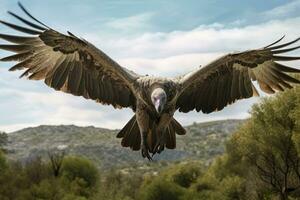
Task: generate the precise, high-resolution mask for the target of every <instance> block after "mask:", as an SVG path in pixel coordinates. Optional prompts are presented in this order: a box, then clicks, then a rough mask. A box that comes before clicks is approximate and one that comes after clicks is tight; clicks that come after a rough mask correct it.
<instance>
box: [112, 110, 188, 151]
mask: <svg viewBox="0 0 300 200" xmlns="http://www.w3.org/2000/svg"><path fill="white" fill-rule="evenodd" d="M156 130H157V124H156V122H154V121H152V122H150V129H149V132H148V134H147V144H148V147H149V152H150V153H153V154H155V153H157V149H156V148H155V147H156V144H157V141H158V138H159V136H158V132H157V131H156ZM185 133H186V131H185V129H184V128H183V127H182V126H181V125H180V124H179V123H178V122H177V121H176V120H175V119H174V118H173V119H172V120H171V122H170V124H169V126H168V127H167V128H166V131H165V132H164V133H163V134H165V135H164V136H165V145H164V146H165V147H166V148H168V149H175V148H176V134H178V135H184V134H185ZM117 138H122V142H121V145H122V146H123V147H130V148H131V149H132V150H134V151H138V150H140V147H141V134H140V131H139V127H138V124H137V121H136V116H135V115H134V116H133V117H132V118H131V119H130V120H129V121H128V122H127V124H126V125H125V126H124V127H123V128H122V130H121V131H120V132H119V133H118V135H117Z"/></svg>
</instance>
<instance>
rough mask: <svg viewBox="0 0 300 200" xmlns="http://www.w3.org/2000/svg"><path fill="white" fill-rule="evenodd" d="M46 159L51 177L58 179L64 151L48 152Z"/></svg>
mask: <svg viewBox="0 0 300 200" xmlns="http://www.w3.org/2000/svg"><path fill="white" fill-rule="evenodd" d="M48 157H49V159H50V163H51V168H52V172H53V175H54V176H55V177H58V176H59V174H60V170H61V167H62V163H63V159H64V157H65V151H52V152H50V151H49V152H48Z"/></svg>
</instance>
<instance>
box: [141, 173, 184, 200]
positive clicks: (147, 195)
mask: <svg viewBox="0 0 300 200" xmlns="http://www.w3.org/2000/svg"><path fill="white" fill-rule="evenodd" d="M140 192H141V193H140V199H142V200H179V199H180V197H181V196H182V195H184V192H185V190H184V189H183V188H181V187H180V186H178V185H176V184H175V183H172V182H169V181H166V180H163V179H161V178H156V179H154V181H153V182H152V183H150V184H149V185H146V186H144V187H142V188H141V191H140Z"/></svg>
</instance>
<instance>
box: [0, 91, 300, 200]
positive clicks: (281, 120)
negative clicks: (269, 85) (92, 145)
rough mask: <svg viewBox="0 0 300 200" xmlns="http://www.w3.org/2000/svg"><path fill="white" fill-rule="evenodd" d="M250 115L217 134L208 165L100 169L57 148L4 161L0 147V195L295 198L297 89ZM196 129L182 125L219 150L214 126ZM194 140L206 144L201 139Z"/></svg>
mask: <svg viewBox="0 0 300 200" xmlns="http://www.w3.org/2000/svg"><path fill="white" fill-rule="evenodd" d="M251 115H252V116H251V118H250V119H248V120H247V121H245V123H244V124H243V125H242V126H240V127H239V129H237V130H236V131H235V132H234V134H233V135H231V136H230V137H223V138H222V141H223V143H226V145H225V148H224V147H221V146H220V148H224V150H225V152H224V153H223V154H222V155H219V156H218V157H217V158H215V159H214V161H213V162H212V163H210V162H208V160H211V159H208V160H205V159H203V156H199V158H198V159H197V158H196V156H195V157H190V158H189V159H185V160H184V161H177V162H169V161H168V162H166V161H161V162H145V163H144V164H143V165H141V164H140V163H138V162H136V163H134V162H132V164H131V166H130V167H111V168H110V169H109V170H108V169H107V168H106V170H99V165H97V164H98V163H97V162H94V161H92V160H88V159H86V158H83V157H78V156H67V155H66V156H64V155H65V154H64V153H59V152H56V153H53V152H50V153H48V157H49V158H48V159H43V160H42V159H41V158H40V157H35V158H34V159H31V160H27V161H26V162H22V163H20V162H14V161H8V160H7V159H6V158H5V154H4V153H3V152H0V185H1V187H0V199H1V200H2V199H3V200H14V199H18V200H19V199H20V200H27V199H28V200H32V199H43V200H48V199H49V200H50V199H51V200H102V199H103V200H120V199H122V200H201V199H205V200H220V199H222V200H276V199H278V200H297V199H300V88H295V89H292V90H289V91H286V92H284V93H281V94H279V95H277V96H275V97H271V98H265V99H264V100H262V102H261V103H259V104H256V105H255V106H253V108H252V110H251ZM201 126H202V127H204V128H205V127H207V126H210V125H209V124H202V125H201ZM195 127H196V126H195V125H194V126H190V127H188V130H189V133H190V134H191V135H193V137H199V140H201V135H202V136H203V137H204V138H205V135H206V136H209V138H212V139H213V140H209V142H207V141H206V142H207V143H206V144H215V147H218V144H217V143H215V142H216V141H217V140H215V139H216V138H218V137H219V136H218V135H215V133H212V132H214V130H217V129H213V130H212V132H210V133H208V132H200V131H199V132H197V129H196V128H195ZM227 135H229V134H227ZM226 138H228V139H226ZM190 139H191V138H187V139H186V140H187V141H190ZM214 140H215V141H214ZM183 141H184V139H182V140H181V142H183ZM212 141H214V142H212ZM219 141H220V140H219ZM191 144H192V145H194V146H193V148H194V147H196V146H197V144H196V142H195V141H193V142H192V143H191ZM198 145H199V146H198V147H199V148H200V147H205V146H202V145H203V141H200V142H199V144H198ZM206 152H209V151H206ZM202 153H203V151H202ZM217 154H218V153H216V154H214V153H212V154H210V155H211V156H213V155H217ZM7 155H8V154H7ZM197 155H200V154H197ZM208 155H209V154H208ZM111 162H112V163H113V162H114V160H111ZM100 166H101V165H100ZM100 169H101V168H100Z"/></svg>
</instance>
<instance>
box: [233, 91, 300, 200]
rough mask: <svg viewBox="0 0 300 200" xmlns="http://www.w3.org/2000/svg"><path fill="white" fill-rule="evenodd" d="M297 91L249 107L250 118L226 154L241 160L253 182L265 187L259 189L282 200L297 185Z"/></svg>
mask: <svg viewBox="0 0 300 200" xmlns="http://www.w3.org/2000/svg"><path fill="white" fill-rule="evenodd" d="M299 90H300V89H299V88H296V89H293V90H289V91H286V92H284V93H281V94H279V95H277V96H276V97H275V98H266V99H264V100H263V101H262V103H260V104H257V105H255V106H253V108H252V111H251V115H252V117H251V119H249V120H248V122H247V123H246V124H245V125H244V126H243V127H242V128H241V129H240V130H238V131H237V133H236V134H235V135H234V136H233V138H232V139H231V141H230V142H231V143H232V144H231V145H229V146H231V148H230V149H231V151H230V152H229V156H230V154H233V155H234V156H238V157H239V158H241V160H244V161H245V163H246V165H247V166H248V167H249V168H250V170H248V173H249V174H252V175H255V177H256V181H257V182H258V184H257V185H259V186H261V185H264V186H266V187H264V188H263V189H265V190H270V191H271V192H273V193H276V194H278V195H279V196H280V199H282V200H287V199H288V196H289V195H290V194H291V193H292V192H293V191H295V190H296V189H298V188H299V187H300V176H299V174H300V156H299V154H298V152H299V151H297V147H298V149H299V146H298V145H299V143H297V142H298V141H299V140H298V139H299V138H298V135H299V129H298V127H297V126H298V123H299V119H300V117H299V116H298V115H299V112H300V111H299V108H300V100H299V99H300V91H299ZM295 141H296V142H295ZM231 157H232V156H231ZM260 183H264V184H260ZM257 189H258V190H259V189H262V188H257Z"/></svg>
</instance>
